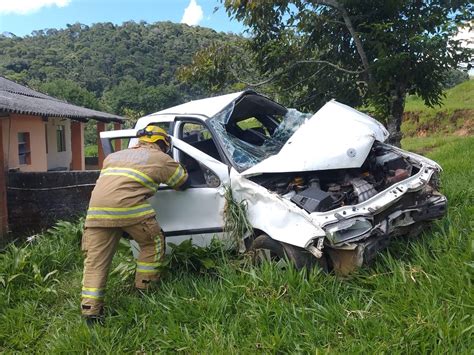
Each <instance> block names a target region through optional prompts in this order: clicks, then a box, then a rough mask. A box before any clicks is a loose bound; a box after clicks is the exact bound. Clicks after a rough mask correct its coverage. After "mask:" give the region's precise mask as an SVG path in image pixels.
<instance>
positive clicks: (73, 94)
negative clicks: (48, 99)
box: [30, 79, 101, 110]
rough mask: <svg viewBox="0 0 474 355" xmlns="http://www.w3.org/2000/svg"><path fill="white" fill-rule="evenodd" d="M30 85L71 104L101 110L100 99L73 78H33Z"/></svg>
mask: <svg viewBox="0 0 474 355" xmlns="http://www.w3.org/2000/svg"><path fill="white" fill-rule="evenodd" d="M30 85H31V86H32V87H34V88H36V89H37V90H38V91H40V92H43V93H45V94H48V95H51V96H53V97H55V98H57V99H61V100H65V101H67V102H69V103H71V104H74V105H78V106H82V107H87V108H91V109H93V110H100V109H101V107H100V105H99V100H97V98H96V97H95V96H94V94H92V93H91V92H89V91H87V90H86V89H84V88H83V87H81V86H80V85H79V84H77V83H76V82H74V81H72V80H66V79H56V80H51V81H47V82H37V81H34V80H32V81H31V82H30Z"/></svg>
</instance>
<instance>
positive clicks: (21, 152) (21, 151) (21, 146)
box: [18, 132, 31, 165]
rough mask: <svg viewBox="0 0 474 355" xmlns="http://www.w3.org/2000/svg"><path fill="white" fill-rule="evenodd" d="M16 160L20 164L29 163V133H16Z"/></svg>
mask: <svg viewBox="0 0 474 355" xmlns="http://www.w3.org/2000/svg"><path fill="white" fill-rule="evenodd" d="M18 160H19V163H20V165H29V164H31V151H30V133H29V132H19V133H18Z"/></svg>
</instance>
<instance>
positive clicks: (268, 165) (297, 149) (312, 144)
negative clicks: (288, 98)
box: [242, 100, 389, 176]
mask: <svg viewBox="0 0 474 355" xmlns="http://www.w3.org/2000/svg"><path fill="white" fill-rule="evenodd" d="M388 135H389V134H388V131H387V130H386V129H385V127H384V126H383V125H382V124H381V123H380V122H378V121H376V120H375V119H373V118H372V117H370V116H367V115H366V114H363V113H362V112H359V111H357V110H355V109H353V108H351V107H349V106H346V105H344V104H341V103H339V102H336V101H334V100H333V101H330V102H328V103H326V104H325V105H324V106H323V107H322V108H321V109H320V110H319V111H318V112H316V113H315V114H314V115H313V116H311V118H309V119H308V120H307V121H306V122H305V123H304V124H302V125H301V126H300V127H299V128H298V129H297V130H296V132H295V133H294V134H293V135H292V136H291V137H290V139H289V140H288V141H287V142H286V143H285V145H284V146H283V147H282V149H281V150H280V152H279V153H278V154H275V155H272V156H270V157H268V158H267V159H265V160H263V161H261V162H260V163H258V164H256V165H254V166H253V167H251V168H250V169H247V170H245V171H244V172H243V173H242V175H244V176H249V175H258V174H262V173H283V172H297V171H316V170H330V169H348V168H358V167H360V166H361V165H362V164H363V163H364V161H365V159H366V158H367V156H368V154H369V152H370V148H371V147H372V145H373V143H374V141H375V140H378V141H380V142H384V141H385V140H386V139H387V138H388Z"/></svg>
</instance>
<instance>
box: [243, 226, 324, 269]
mask: <svg viewBox="0 0 474 355" xmlns="http://www.w3.org/2000/svg"><path fill="white" fill-rule="evenodd" d="M249 253H250V255H251V256H252V261H253V263H254V264H257V265H258V264H261V263H262V262H276V263H278V265H281V266H282V267H283V266H284V265H285V263H286V260H285V256H286V259H288V261H289V262H291V263H292V264H293V265H294V266H295V268H296V269H297V270H301V269H303V268H306V269H311V268H313V267H314V266H316V265H319V266H321V267H322V268H323V269H324V270H325V271H327V266H326V263H325V259H324V260H319V261H318V259H316V258H315V257H314V256H313V255H311V253H309V252H308V251H306V250H305V249H303V248H298V247H296V246H294V245H290V244H286V243H282V242H278V241H276V240H275V239H272V238H271V237H269V236H268V235H266V234H261V235H259V236H258V237H256V238H255V239H254V240H253V241H252V243H251V244H250V248H249Z"/></svg>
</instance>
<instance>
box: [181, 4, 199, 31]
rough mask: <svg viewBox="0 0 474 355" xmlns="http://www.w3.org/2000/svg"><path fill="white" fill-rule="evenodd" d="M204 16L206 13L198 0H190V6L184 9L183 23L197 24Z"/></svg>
mask: <svg viewBox="0 0 474 355" xmlns="http://www.w3.org/2000/svg"><path fill="white" fill-rule="evenodd" d="M203 17H204V13H203V11H202V7H201V6H199V5H198V4H197V2H196V0H190V2H189V5H188V7H187V8H185V9H184V14H183V18H182V19H181V23H185V24H187V25H189V26H196V25H198V24H199V22H201V21H202V19H203Z"/></svg>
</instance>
